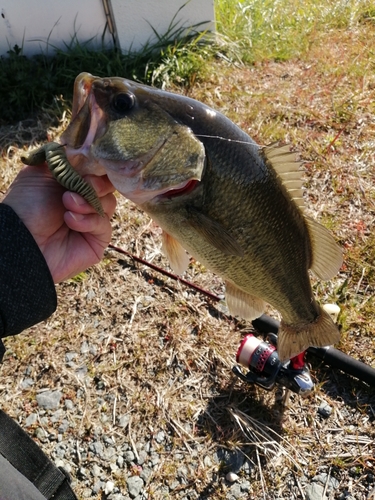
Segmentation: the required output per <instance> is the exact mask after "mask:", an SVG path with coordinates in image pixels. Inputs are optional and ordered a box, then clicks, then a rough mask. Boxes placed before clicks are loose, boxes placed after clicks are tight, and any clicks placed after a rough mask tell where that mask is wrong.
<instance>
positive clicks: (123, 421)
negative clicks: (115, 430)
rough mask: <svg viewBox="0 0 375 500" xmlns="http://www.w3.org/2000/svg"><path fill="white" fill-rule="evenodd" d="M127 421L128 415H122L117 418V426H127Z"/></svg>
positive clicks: (128, 420)
mask: <svg viewBox="0 0 375 500" xmlns="http://www.w3.org/2000/svg"><path fill="white" fill-rule="evenodd" d="M129 422H130V415H122V416H121V417H120V418H119V419H118V426H119V427H122V428H123V429H125V427H127V426H128V424H129Z"/></svg>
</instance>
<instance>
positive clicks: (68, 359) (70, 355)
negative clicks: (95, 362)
mask: <svg viewBox="0 0 375 500" xmlns="http://www.w3.org/2000/svg"><path fill="white" fill-rule="evenodd" d="M76 357H77V353H76V352H67V353H66V354H65V362H66V363H70V362H71V361H74V360H75V359H76Z"/></svg>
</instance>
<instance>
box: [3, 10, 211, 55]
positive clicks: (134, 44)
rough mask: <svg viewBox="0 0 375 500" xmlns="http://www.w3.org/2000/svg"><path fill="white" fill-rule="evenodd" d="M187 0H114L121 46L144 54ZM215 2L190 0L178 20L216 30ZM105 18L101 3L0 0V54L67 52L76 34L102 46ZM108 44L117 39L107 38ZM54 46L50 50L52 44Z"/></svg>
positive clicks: (187, 24)
mask: <svg viewBox="0 0 375 500" xmlns="http://www.w3.org/2000/svg"><path fill="white" fill-rule="evenodd" d="M185 2H186V0H112V2H111V3H112V10H113V13H114V20H115V24H116V27H117V33H118V41H119V43H120V47H121V49H123V50H124V51H127V50H129V49H130V48H131V49H132V50H139V49H140V48H141V47H142V46H143V45H144V44H146V43H147V42H148V41H149V40H150V38H153V37H154V35H153V31H152V28H151V26H152V27H153V28H154V29H155V30H156V31H157V32H158V33H159V34H160V35H163V34H164V33H165V32H166V31H167V29H168V26H169V24H170V23H171V21H172V19H173V16H174V15H175V14H176V13H177V11H178V9H179V8H180V7H181V6H182V5H183V4H184V3H185ZM213 19H214V8H213V0H190V2H187V4H186V5H185V7H184V8H183V9H182V10H181V11H180V12H179V13H178V15H177V17H176V21H177V20H178V21H181V25H183V26H186V27H189V26H192V25H195V24H197V23H200V22H202V21H209V24H208V25H206V26H205V27H203V28H202V29H205V28H211V29H214V24H213ZM105 25H106V17H105V14H104V8H103V4H102V0H0V55H4V54H6V52H7V51H8V50H9V48H13V47H14V45H15V44H17V45H19V46H23V49H24V54H25V55H32V54H35V53H40V52H46V51H47V49H48V50H49V51H51V50H52V51H53V46H54V47H58V48H60V49H63V48H64V42H65V43H67V44H69V42H70V41H71V39H72V37H73V36H74V35H76V36H77V39H78V40H79V41H80V42H85V41H87V40H89V39H91V38H93V37H94V38H95V42H96V44H97V45H99V46H101V41H102V34H103V32H104V29H105ZM104 41H105V43H106V44H109V45H111V42H112V37H111V36H110V34H109V33H108V31H107V33H106V36H105V38H104ZM47 42H48V43H49V44H50V45H51V46H50V47H49V48H48V43H47Z"/></svg>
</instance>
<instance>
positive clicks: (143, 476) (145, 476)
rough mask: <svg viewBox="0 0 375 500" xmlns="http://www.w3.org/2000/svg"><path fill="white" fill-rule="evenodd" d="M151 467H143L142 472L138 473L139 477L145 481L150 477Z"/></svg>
mask: <svg viewBox="0 0 375 500" xmlns="http://www.w3.org/2000/svg"><path fill="white" fill-rule="evenodd" d="M152 472H153V471H152V469H150V467H143V469H142V472H141V473H140V474H139V477H140V478H141V479H143V481H144V482H145V483H147V481H148V480H149V479H150V477H151V475H152Z"/></svg>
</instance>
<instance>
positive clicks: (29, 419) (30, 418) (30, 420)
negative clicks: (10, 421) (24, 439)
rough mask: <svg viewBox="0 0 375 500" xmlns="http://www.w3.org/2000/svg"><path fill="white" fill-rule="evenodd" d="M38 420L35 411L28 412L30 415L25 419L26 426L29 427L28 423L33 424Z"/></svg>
mask: <svg viewBox="0 0 375 500" xmlns="http://www.w3.org/2000/svg"><path fill="white" fill-rule="evenodd" d="M37 420H38V415H37V414H36V413H30V415H29V416H28V417H27V419H26V420H25V425H26V427H30V425H34V424H35V422H36V421H37Z"/></svg>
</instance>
